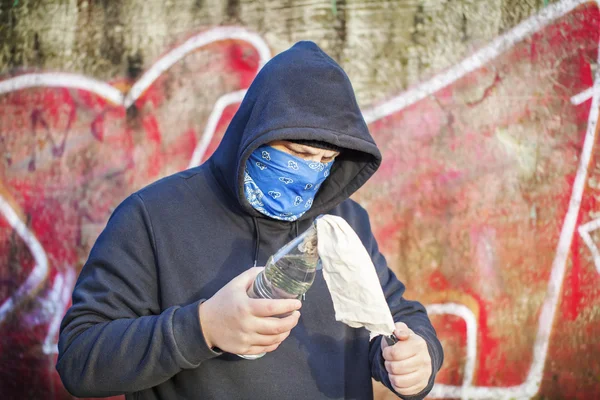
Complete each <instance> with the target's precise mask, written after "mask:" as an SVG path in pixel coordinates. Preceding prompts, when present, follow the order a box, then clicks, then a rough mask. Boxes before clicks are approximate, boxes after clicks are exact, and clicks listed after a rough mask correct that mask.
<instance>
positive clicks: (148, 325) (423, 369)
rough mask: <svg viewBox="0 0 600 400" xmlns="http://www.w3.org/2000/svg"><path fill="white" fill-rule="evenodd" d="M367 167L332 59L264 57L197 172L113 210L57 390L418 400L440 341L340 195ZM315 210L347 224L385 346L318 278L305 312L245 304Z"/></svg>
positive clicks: (296, 54) (69, 335) (357, 123)
mask: <svg viewBox="0 0 600 400" xmlns="http://www.w3.org/2000/svg"><path fill="white" fill-rule="evenodd" d="M380 163H381V154H380V152H379V150H378V149H377V146H376V145H375V142H374V141H373V139H372V137H371V135H370V134H369V131H368V129H367V126H366V124H365V121H364V119H363V117H362V114H361V112H360V110H359V108H358V105H357V103H356V99H355V96H354V92H353V89H352V86H351V84H350V81H349V79H348V77H347V76H346V74H345V73H344V71H343V70H342V69H341V68H340V66H339V65H338V64H337V63H336V62H335V61H334V60H333V59H331V58H330V57H329V56H327V55H326V54H325V53H324V52H323V51H322V50H321V49H319V47H318V46H317V45H315V44H314V43H312V42H300V43H297V44H296V45H294V46H293V47H292V48H291V49H289V50H287V51H285V52H283V53H281V54H279V55H278V56H276V57H275V58H273V59H272V60H271V61H269V62H268V63H267V64H266V65H265V66H264V68H263V69H262V70H261V71H260V73H259V74H258V75H257V77H256V79H255V80H254V82H253V83H252V85H251V87H250V88H249V90H248V93H247V94H246V97H245V98H244V100H243V102H242V104H241V106H240V108H239V110H238V112H237V113H236V114H235V117H234V118H233V120H232V122H231V124H230V125H229V127H228V129H227V132H226V133H225V136H224V138H223V140H222V142H221V144H220V146H219V148H218V149H217V150H216V152H215V153H214V155H213V156H212V157H211V158H210V159H209V160H208V161H207V162H206V163H204V164H203V165H201V166H200V167H197V168H192V169H189V170H186V171H183V172H181V173H178V174H175V175H173V176H170V177H167V178H164V179H162V180H160V181H158V182H156V183H154V184H152V185H150V186H148V187H146V188H144V189H142V190H140V191H138V192H136V193H134V194H132V195H131V196H130V197H128V198H127V199H126V200H125V201H123V203H121V204H120V205H119V207H117V209H116V210H115V211H114V213H113V215H112V216H111V218H110V219H109V221H108V224H107V226H106V228H105V229H104V231H103V232H102V233H101V234H100V236H99V238H98V240H97V241H96V243H95V245H94V247H93V249H92V251H91V253H90V256H89V259H88V261H87V262H86V264H85V266H84V268H83V270H82V271H81V274H80V276H79V278H78V281H77V284H76V286H75V289H74V292H73V305H72V307H71V308H70V309H69V310H68V312H67V314H66V316H65V318H64V320H63V322H62V325H61V332H60V340H59V356H58V362H57V370H58V372H59V373H60V376H61V378H62V380H63V383H64V385H65V387H66V388H67V389H68V390H69V391H70V392H71V393H72V394H74V395H76V396H80V397H88V396H89V397H92V396H93V397H96V396H110V395H117V394H122V393H125V394H126V395H127V397H128V398H132V399H133V398H136V399H175V398H186V399H192V398H194V399H318V398H330V399H371V398H372V397H373V388H372V383H371V378H372V377H373V378H375V379H376V380H378V381H381V382H383V383H384V384H385V385H386V386H387V387H388V388H389V389H390V390H392V391H394V393H396V394H397V395H399V396H400V397H402V398H405V399H417V398H419V399H420V398H423V397H424V396H425V395H426V394H427V393H428V392H429V391H430V390H431V388H432V386H433V381H434V378H435V375H436V373H437V371H438V370H439V368H440V366H441V364H442V360H443V352H442V347H441V345H440V342H439V341H438V339H437V337H436V333H435V330H434V329H433V327H432V325H431V323H430V321H429V319H428V317H427V313H426V311H425V309H424V307H423V306H422V305H421V304H419V303H417V302H414V301H407V300H405V299H403V297H402V295H403V292H404V285H403V284H402V283H401V282H399V281H398V280H397V279H396V277H395V276H394V274H393V273H392V272H391V271H390V270H389V269H388V267H387V264H386V261H385V258H384V257H383V255H382V254H381V253H380V252H379V250H378V248H377V243H376V241H375V239H374V237H373V234H372V232H371V228H370V223H369V217H368V215H367V212H366V211H365V210H364V209H363V208H362V207H361V206H359V205H358V204H357V203H356V202H354V201H352V200H350V199H349V196H350V195H351V194H352V193H354V192H355V191H356V190H357V189H358V188H360V187H361V186H362V185H363V184H364V183H365V182H366V181H367V180H368V179H369V178H370V177H371V176H372V175H373V174H374V173H375V171H376V170H377V168H378V167H379V165H380ZM325 213H327V214H333V215H337V216H341V217H342V218H344V219H345V220H346V221H347V222H348V223H349V224H350V225H351V226H352V228H353V229H354V230H355V231H356V233H357V234H358V236H359V237H360V239H361V241H362V242H363V244H364V245H365V248H366V249H367V251H368V252H369V254H370V256H371V258H372V260H373V264H374V265H375V267H376V269H377V273H378V276H379V279H380V282H381V285H382V288H383V290H384V293H385V296H386V300H387V302H388V305H389V307H390V310H391V311H392V315H393V317H394V320H395V321H396V328H397V329H396V335H397V336H398V338H399V339H400V341H399V342H398V343H396V344H395V345H393V346H388V345H387V343H386V341H385V340H383V341H382V340H381V339H382V338H381V337H377V338H374V339H373V340H371V341H369V334H368V332H367V331H366V330H365V329H354V328H350V327H348V326H346V325H344V324H342V323H340V322H336V321H335V313H334V309H333V304H332V300H331V297H330V294H329V292H328V290H327V286H326V284H325V282H324V279H323V275H322V273H321V271H318V273H317V276H316V277H315V280H314V283H313V285H312V287H311V288H310V290H309V291H308V293H307V294H306V298H305V300H304V302H303V303H301V302H300V301H299V300H293V299H291V300H290V299H287V300H267V299H250V298H249V297H248V296H247V294H246V291H247V289H248V288H249V287H250V285H251V284H252V282H253V280H254V278H255V276H256V275H257V274H258V273H259V272H260V271H261V268H251V267H252V266H253V265H264V264H265V262H266V261H267V258H268V257H269V256H270V255H272V254H274V253H275V252H276V251H277V250H278V249H279V248H280V247H281V246H283V245H284V244H285V243H287V242H288V241H289V240H291V239H293V238H294V237H296V236H297V235H298V234H299V233H301V232H303V231H305V230H306V229H307V228H308V227H309V226H310V225H311V223H312V222H313V221H314V219H315V218H316V217H317V216H318V215H320V214H325ZM300 307H302V309H301V310H300ZM284 314H288V316H286V317H283V318H277V317H276V316H278V315H284ZM263 352H266V353H267V354H266V356H264V357H262V358H259V359H257V360H246V359H243V358H240V357H238V356H237V355H236V354H241V355H252V354H259V353H263Z"/></svg>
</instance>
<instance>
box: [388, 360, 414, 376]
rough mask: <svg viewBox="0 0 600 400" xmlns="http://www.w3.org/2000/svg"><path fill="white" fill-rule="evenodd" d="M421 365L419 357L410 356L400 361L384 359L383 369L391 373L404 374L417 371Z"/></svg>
mask: <svg viewBox="0 0 600 400" xmlns="http://www.w3.org/2000/svg"><path fill="white" fill-rule="evenodd" d="M421 365H422V361H421V360H420V359H419V357H411V358H409V359H407V360H402V361H386V362H385V369H386V371H387V372H388V373H390V374H392V375H406V374H410V373H413V372H415V371H417V370H418V369H419V368H420V367H421Z"/></svg>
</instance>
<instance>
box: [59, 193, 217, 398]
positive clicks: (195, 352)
mask: <svg viewBox="0 0 600 400" xmlns="http://www.w3.org/2000/svg"><path fill="white" fill-rule="evenodd" d="M155 251H156V250H155V246H154V233H153V231H152V223H151V221H150V218H149V215H148V213H147V211H146V208H145V206H144V203H143V201H142V198H141V197H140V196H139V195H138V194H134V195H132V196H131V197H129V198H128V199H126V200H125V201H124V202H123V203H122V204H121V205H119V207H117V209H116V210H115V212H114V213H113V215H112V216H111V218H110V219H109V221H108V224H107V226H106V228H105V229H104V231H103V232H102V233H101V234H100V236H99V238H98V240H97V241H96V243H95V244H94V247H93V248H92V251H91V252H90V256H89V259H88V261H87V262H86V264H85V265H84V267H83V269H82V271H81V274H80V275H79V278H78V280H77V283H76V285H75V289H74V291H73V298H72V300H73V305H72V306H71V307H70V308H69V310H68V311H67V314H66V315H65V317H64V319H63V321H62V324H61V328H60V338H59V344H58V349H59V354H58V361H57V365H56V369H57V370H58V373H59V374H60V377H61V379H62V381H63V384H64V385H65V387H66V388H67V390H68V391H69V392H70V393H71V394H73V395H75V396H78V397H101V396H112V395H117V394H123V393H130V392H135V391H139V390H143V389H147V388H150V387H153V386H156V385H158V384H160V383H162V382H164V381H166V380H168V379H169V378H171V377H172V376H173V375H175V374H177V373H178V372H179V371H181V370H183V369H189V368H195V367H197V366H198V365H200V363H201V362H203V361H205V360H207V359H209V358H212V357H216V356H218V355H219V353H216V352H214V351H212V350H211V349H209V348H208V346H207V345H206V342H205V341H204V337H203V335H202V329H201V327H200V320H199V314H198V308H199V305H200V303H201V302H202V300H199V301H196V302H193V303H191V304H187V305H182V306H174V307H170V308H167V309H165V310H162V311H161V309H160V306H159V302H158V291H159V287H158V282H157V274H156V267H157V266H156V258H155Z"/></svg>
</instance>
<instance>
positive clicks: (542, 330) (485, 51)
mask: <svg viewBox="0 0 600 400" xmlns="http://www.w3.org/2000/svg"><path fill="white" fill-rule="evenodd" d="M586 3H595V4H596V5H597V6H598V7H599V8H600V0H563V1H560V2H558V3H555V4H552V5H549V6H547V7H546V8H544V9H543V10H542V11H540V13H539V14H537V15H535V16H532V17H530V18H529V19H527V20H525V21H524V22H522V23H520V24H519V25H517V26H516V27H515V28H513V29H511V30H510V31H508V32H506V33H505V34H503V35H501V36H499V37H498V38H496V39H495V40H493V41H492V42H491V43H489V44H488V45H487V46H485V47H484V48H482V49H480V50H478V51H477V52H475V53H474V54H473V55H471V56H470V57H468V58H466V59H465V60H463V61H462V62H460V63H459V64H457V65H455V66H454V67H452V68H450V69H449V70H447V71H446V72H444V73H441V74H439V75H436V76H435V77H433V78H431V79H430V80H428V81H425V82H424V83H422V84H419V85H417V86H416V87H414V88H412V89H409V90H407V91H406V92H403V93H402V94H400V95H399V96H396V97H394V98H392V99H390V100H388V101H386V102H384V103H382V104H380V105H378V106H375V107H373V108H371V109H368V110H367V111H365V112H364V113H363V115H364V117H365V120H366V121H367V123H372V122H375V121H377V120H379V119H382V118H385V117H387V116H389V115H391V114H393V113H396V112H398V111H400V110H403V109H405V108H406V107H408V106H410V105H412V104H414V103H416V102H417V101H419V100H422V99H424V98H426V97H428V96H430V95H432V94H433V93H435V92H436V91H438V90H440V89H442V88H444V87H446V86H448V85H450V84H451V83H453V82H455V81H456V80H458V79H460V78H462V77H463V76H465V75H466V74H468V73H470V72H472V71H474V70H476V69H478V68H480V67H482V66H483V65H484V64H485V63H487V62H489V61H491V60H492V59H494V58H496V57H497V56H499V55H501V54H502V53H504V52H505V51H507V50H509V49H510V48H512V47H513V46H514V45H515V44H517V43H518V42H520V41H521V40H523V39H525V38H527V37H528V36H530V35H531V34H532V33H534V32H536V31H539V30H541V29H542V28H544V27H545V26H546V25H548V24H549V23H550V22H552V21H554V20H555V19H557V18H559V17H562V16H564V15H566V14H567V13H569V12H570V11H572V10H574V9H575V8H576V7H578V6H580V5H583V4H586ZM598 63H599V64H600V45H599V49H598ZM586 92H587V91H586ZM588 95H591V96H592V104H591V107H590V113H589V116H588V126H587V130H586V135H585V141H584V144H583V149H582V153H581V158H580V162H579V167H578V169H577V174H576V176H575V181H574V183H573V190H572V192H571V198H570V201H569V207H568V210H567V213H566V215H565V219H564V222H563V226H562V229H561V233H560V238H559V241H558V245H557V248H556V255H555V257H554V261H553V262H552V267H551V273H550V279H549V283H548V290H547V292H546V296H545V298H544V301H543V303H542V309H541V313H540V316H539V323H538V331H537V334H536V339H535V343H534V348H533V360H532V363H531V367H530V370H529V372H528V374H527V378H526V379H525V382H523V383H522V384H520V385H517V386H512V387H491V386H469V385H463V386H454V385H445V384H436V385H435V386H434V388H433V390H432V391H431V393H430V395H429V396H430V397H432V398H447V397H452V398H457V397H461V398H470V399H504V398H530V397H533V396H534V395H535V394H536V393H537V392H538V391H539V388H540V385H541V381H542V374H543V371H544V366H545V363H546V356H547V354H548V345H549V341H550V333H551V331H552V325H553V321H554V316H555V314H556V308H557V305H558V300H559V296H560V291H561V288H562V284H563V281H564V277H565V268H566V261H567V258H568V254H569V248H570V244H571V240H572V238H573V234H574V231H575V225H576V222H577V216H578V215H579V207H580V205H581V198H582V196H583V190H584V183H585V179H586V176H587V167H588V163H589V160H590V158H591V154H592V149H593V146H594V140H595V137H596V123H597V121H598V115H599V110H598V106H599V98H600V68H598V69H597V70H596V73H595V77H594V86H593V88H592V89H591V90H590V92H589V93H586V96H588ZM577 96H578V95H576V96H574V97H575V100H576V101H579V100H581V99H582V98H583V97H584V96H583V95H581V96H579V97H577ZM572 101H573V99H572ZM582 101H585V100H582Z"/></svg>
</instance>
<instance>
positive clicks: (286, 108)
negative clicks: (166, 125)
mask: <svg viewBox="0 0 600 400" xmlns="http://www.w3.org/2000/svg"><path fill="white" fill-rule="evenodd" d="M291 139H305V140H319V141H323V142H327V143H330V144H333V145H335V146H338V147H341V148H342V149H344V150H343V151H342V154H340V155H339V156H338V157H337V158H336V160H335V162H334V164H333V167H332V170H331V174H330V176H329V177H328V178H327V179H326V180H325V182H323V184H322V185H321V188H320V189H319V191H318V193H317V195H316V197H315V199H314V202H313V205H312V207H311V209H310V210H309V211H307V212H306V213H305V214H304V215H303V216H302V217H301V218H300V219H301V220H303V219H308V218H312V217H314V216H316V215H319V214H322V213H325V212H327V211H329V210H330V209H332V208H333V207H335V206H336V205H338V204H339V203H341V202H342V201H344V200H345V199H347V198H348V197H349V196H350V195H351V194H352V193H354V192H355V191H356V190H358V188H360V187H361V186H362V185H363V184H364V183H365V182H366V181H367V180H368V179H369V178H370V177H371V176H372V175H373V174H374V173H375V171H376V170H377V168H379V165H380V164H381V153H380V152H379V150H378V149H377V146H376V144H375V141H374V140H373V138H372V137H371V135H370V133H369V130H368V128H367V124H366V123H365V121H364V119H363V116H362V114H361V112H360V109H359V108H358V104H357V103H356V98H355V96H354V90H353V89H352V85H351V83H350V80H349V79H348V76H347V75H346V73H345V72H344V71H343V70H342V68H341V67H340V66H339V65H338V64H337V63H336V62H335V61H334V60H333V59H332V58H331V57H329V56H328V55H327V54H325V52H323V51H322V50H321V49H320V48H319V47H318V46H317V45H316V44H315V43H313V42H309V41H303V42H298V43H296V44H295V45H294V46H293V47H291V48H290V49H289V50H286V51H284V52H282V53H280V54H278V55H277V56H275V57H274V58H273V59H271V60H270V61H269V62H268V63H267V64H265V66H264V67H263V68H262V69H261V70H260V72H259V73H258V75H257V76H256V78H255V79H254V81H253V82H252V84H251V85H250V88H249V89H248V92H247V93H246V96H245V97H244V100H243V101H242V104H241V105H240V108H239V109H238V111H237V113H236V114H235V116H234V117H233V119H232V121H231V123H230V124H229V127H228V128H227V131H226V132H225V135H224V137H223V139H222V141H221V143H220V145H219V147H218V148H217V150H216V151H215V153H214V154H213V155H212V156H211V157H210V159H209V163H211V166H212V168H213V169H214V170H215V174H216V176H217V179H218V180H219V181H220V183H221V184H222V186H223V187H225V188H226V190H227V192H228V194H229V195H231V196H232V198H233V201H234V204H236V205H239V207H241V209H242V210H243V211H244V212H245V213H247V214H249V215H251V216H253V217H259V218H269V217H266V216H265V215H263V214H261V213H259V212H258V211H256V210H254V208H252V206H251V205H250V204H249V203H248V202H247V201H246V198H245V196H244V186H243V184H244V167H245V165H246V161H247V159H248V157H249V156H250V154H251V153H252V152H253V151H254V150H256V149H257V148H258V147H260V146H261V145H263V144H266V143H268V142H271V141H273V140H291Z"/></svg>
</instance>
